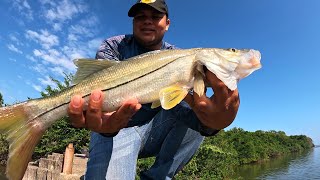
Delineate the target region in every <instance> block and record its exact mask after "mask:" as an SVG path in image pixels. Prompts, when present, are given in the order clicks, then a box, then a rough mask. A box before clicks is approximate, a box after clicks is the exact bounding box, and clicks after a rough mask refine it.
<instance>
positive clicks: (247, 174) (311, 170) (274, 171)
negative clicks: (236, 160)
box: [235, 148, 320, 179]
mask: <svg viewBox="0 0 320 180" xmlns="http://www.w3.org/2000/svg"><path fill="white" fill-rule="evenodd" d="M319 156H320V148H314V149H312V150H310V151H307V152H303V153H294V154H290V155H284V156H281V157H278V158H274V159H271V160H270V161H266V162H262V163H255V164H250V165H243V166H241V167H238V168H237V169H236V176H235V177H236V178H239V177H242V178H243V179H318V178H319V179H320V159H319Z"/></svg>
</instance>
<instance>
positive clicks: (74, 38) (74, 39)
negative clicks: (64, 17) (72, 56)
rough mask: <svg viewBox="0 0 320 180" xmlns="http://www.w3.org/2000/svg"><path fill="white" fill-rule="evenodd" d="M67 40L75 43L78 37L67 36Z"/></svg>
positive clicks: (73, 35)
mask: <svg viewBox="0 0 320 180" xmlns="http://www.w3.org/2000/svg"><path fill="white" fill-rule="evenodd" d="M68 40H69V41H77V40H78V37H77V36H76V35H75V34H69V35H68Z"/></svg>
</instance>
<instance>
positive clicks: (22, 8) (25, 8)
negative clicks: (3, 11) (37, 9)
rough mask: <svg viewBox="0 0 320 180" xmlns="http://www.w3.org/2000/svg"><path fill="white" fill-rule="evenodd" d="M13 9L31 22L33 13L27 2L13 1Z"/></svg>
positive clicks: (21, 0) (22, 0)
mask: <svg viewBox="0 0 320 180" xmlns="http://www.w3.org/2000/svg"><path fill="white" fill-rule="evenodd" d="M12 3H13V7H14V8H15V9H17V10H18V11H19V13H20V14H21V15H22V16H25V17H26V18H27V19H29V20H33V11H32V9H31V6H30V5H29V3H28V1H27V0H13V2H12Z"/></svg>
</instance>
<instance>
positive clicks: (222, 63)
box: [196, 48, 261, 90]
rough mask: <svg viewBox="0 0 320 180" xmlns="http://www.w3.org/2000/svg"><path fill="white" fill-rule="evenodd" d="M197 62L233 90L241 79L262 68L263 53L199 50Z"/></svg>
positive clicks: (246, 50) (217, 49)
mask: <svg viewBox="0 0 320 180" xmlns="http://www.w3.org/2000/svg"><path fill="white" fill-rule="evenodd" d="M196 60H197V62H199V63H200V64H202V65H204V66H205V67H206V68H207V69H208V70H209V71H211V72H212V73H214V74H215V75H216V76H217V77H218V78H219V79H220V80H221V81H223V82H224V83H225V85H226V86H227V87H228V88H229V89H231V90H234V89H236V88H237V82H238V81H239V80H240V79H242V78H244V77H247V76H248V75H250V74H251V73H252V72H254V71H255V70H257V69H260V68H261V63H260V60H261V53H260V52H259V51H257V50H254V49H235V48H229V49H219V48H208V49H199V50H198V52H197V55H196Z"/></svg>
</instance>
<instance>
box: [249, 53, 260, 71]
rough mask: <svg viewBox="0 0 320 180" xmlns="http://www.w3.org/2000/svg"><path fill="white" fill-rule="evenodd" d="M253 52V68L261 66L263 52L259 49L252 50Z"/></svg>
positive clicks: (251, 62) (251, 60)
mask: <svg viewBox="0 0 320 180" xmlns="http://www.w3.org/2000/svg"><path fill="white" fill-rule="evenodd" d="M250 51H251V52H250V53H251V54H252V58H251V59H250V64H251V65H252V67H253V68H257V69H259V68H261V63H260V60H261V53H260V52H259V51H256V50H250Z"/></svg>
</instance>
